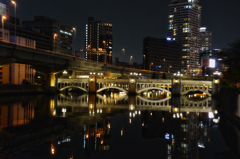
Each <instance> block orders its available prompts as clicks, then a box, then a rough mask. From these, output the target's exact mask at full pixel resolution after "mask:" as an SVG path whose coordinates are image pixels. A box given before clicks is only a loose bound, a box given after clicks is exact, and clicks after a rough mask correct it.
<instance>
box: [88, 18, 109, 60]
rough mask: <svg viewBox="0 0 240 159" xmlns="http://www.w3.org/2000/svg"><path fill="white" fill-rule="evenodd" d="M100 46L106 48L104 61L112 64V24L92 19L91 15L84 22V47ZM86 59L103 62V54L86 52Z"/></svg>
mask: <svg viewBox="0 0 240 159" xmlns="http://www.w3.org/2000/svg"><path fill="white" fill-rule="evenodd" d="M92 48H96V49H98V48H102V49H106V51H107V54H106V56H107V57H106V62H107V63H108V64H112V48H113V37H112V24H110V23H105V22H101V21H94V18H93V17H89V18H88V23H87V24H86V36H85V49H86V50H87V49H92ZM85 58H86V59H91V60H94V61H99V62H105V55H103V54H102V55H98V54H91V55H90V53H89V52H86V54H85Z"/></svg>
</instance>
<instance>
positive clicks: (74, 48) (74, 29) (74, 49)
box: [73, 28, 77, 56]
mask: <svg viewBox="0 0 240 159" xmlns="http://www.w3.org/2000/svg"><path fill="white" fill-rule="evenodd" d="M73 32H74V37H73V40H74V47H73V51H74V56H75V51H76V34H77V33H76V32H77V30H76V28H73Z"/></svg>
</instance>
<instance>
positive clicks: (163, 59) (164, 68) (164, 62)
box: [163, 59, 165, 73]
mask: <svg viewBox="0 0 240 159" xmlns="http://www.w3.org/2000/svg"><path fill="white" fill-rule="evenodd" d="M163 61H164V73H165V59H163Z"/></svg>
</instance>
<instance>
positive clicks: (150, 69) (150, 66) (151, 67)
mask: <svg viewBox="0 0 240 159" xmlns="http://www.w3.org/2000/svg"><path fill="white" fill-rule="evenodd" d="M152 65H153V63H151V65H150V71H152Z"/></svg>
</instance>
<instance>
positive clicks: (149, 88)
mask: <svg viewBox="0 0 240 159" xmlns="http://www.w3.org/2000/svg"><path fill="white" fill-rule="evenodd" d="M152 89H156V90H162V91H165V92H167V93H171V92H170V91H168V90H166V89H164V88H161V87H147V88H143V89H141V90H138V91H137V93H141V92H144V91H148V90H152Z"/></svg>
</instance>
